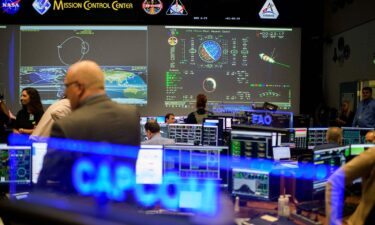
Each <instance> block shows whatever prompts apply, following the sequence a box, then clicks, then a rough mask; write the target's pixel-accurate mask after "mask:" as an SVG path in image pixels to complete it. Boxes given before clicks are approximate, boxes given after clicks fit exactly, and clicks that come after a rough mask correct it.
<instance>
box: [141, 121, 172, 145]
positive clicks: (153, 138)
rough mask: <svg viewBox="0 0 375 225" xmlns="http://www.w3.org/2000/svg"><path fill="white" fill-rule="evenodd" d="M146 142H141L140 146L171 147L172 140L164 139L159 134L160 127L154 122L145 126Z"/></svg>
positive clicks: (149, 122)
mask: <svg viewBox="0 0 375 225" xmlns="http://www.w3.org/2000/svg"><path fill="white" fill-rule="evenodd" d="M145 131H146V136H147V139H148V140H147V141H143V142H142V143H141V144H142V145H173V144H175V142H174V140H173V139H169V138H164V137H162V136H161V134H160V126H159V124H158V123H157V122H156V121H148V122H147V123H146V124H145Z"/></svg>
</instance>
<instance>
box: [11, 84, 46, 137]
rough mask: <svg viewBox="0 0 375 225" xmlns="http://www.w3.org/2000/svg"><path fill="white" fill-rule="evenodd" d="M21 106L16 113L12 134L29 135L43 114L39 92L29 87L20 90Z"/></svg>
mask: <svg viewBox="0 0 375 225" xmlns="http://www.w3.org/2000/svg"><path fill="white" fill-rule="evenodd" d="M21 104H22V109H21V110H20V111H18V113H17V116H16V122H15V124H14V127H13V133H16V134H31V133H32V132H33V130H34V128H35V126H36V125H37V124H38V122H39V120H40V118H41V117H42V115H43V113H44V110H43V106H42V102H41V101H40V96H39V92H38V91H37V90H36V89H35V88H31V87H27V88H24V89H22V93H21Z"/></svg>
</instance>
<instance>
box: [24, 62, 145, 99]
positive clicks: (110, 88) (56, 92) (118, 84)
mask: <svg viewBox="0 0 375 225" xmlns="http://www.w3.org/2000/svg"><path fill="white" fill-rule="evenodd" d="M101 68H102V70H103V71H104V74H105V87H106V92H107V95H108V96H109V97H110V98H111V99H112V100H114V101H116V102H118V103H121V104H136V105H143V104H147V67H146V66H102V67H101ZM67 70H68V67H67V66H56V67H53V66H22V67H21V68H20V93H21V91H22V89H23V88H25V87H33V88H36V89H37V90H38V91H39V94H40V97H41V99H42V103H43V104H46V105H49V104H52V103H54V102H55V101H56V100H58V99H60V98H61V97H62V96H63V94H64V85H63V84H64V78H65V75H66V72H67Z"/></svg>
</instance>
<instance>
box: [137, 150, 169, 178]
mask: <svg viewBox="0 0 375 225" xmlns="http://www.w3.org/2000/svg"><path fill="white" fill-rule="evenodd" d="M135 182H136V184H157V185H160V184H162V182H163V146H162V145H141V148H140V150H139V152H138V157H137V163H136V169H135Z"/></svg>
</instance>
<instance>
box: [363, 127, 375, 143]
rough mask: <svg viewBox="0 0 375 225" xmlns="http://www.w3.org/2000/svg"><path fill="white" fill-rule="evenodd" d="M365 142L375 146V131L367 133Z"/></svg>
mask: <svg viewBox="0 0 375 225" xmlns="http://www.w3.org/2000/svg"><path fill="white" fill-rule="evenodd" d="M365 141H366V143H368V144H375V130H370V131H369V132H367V133H366V137H365Z"/></svg>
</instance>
